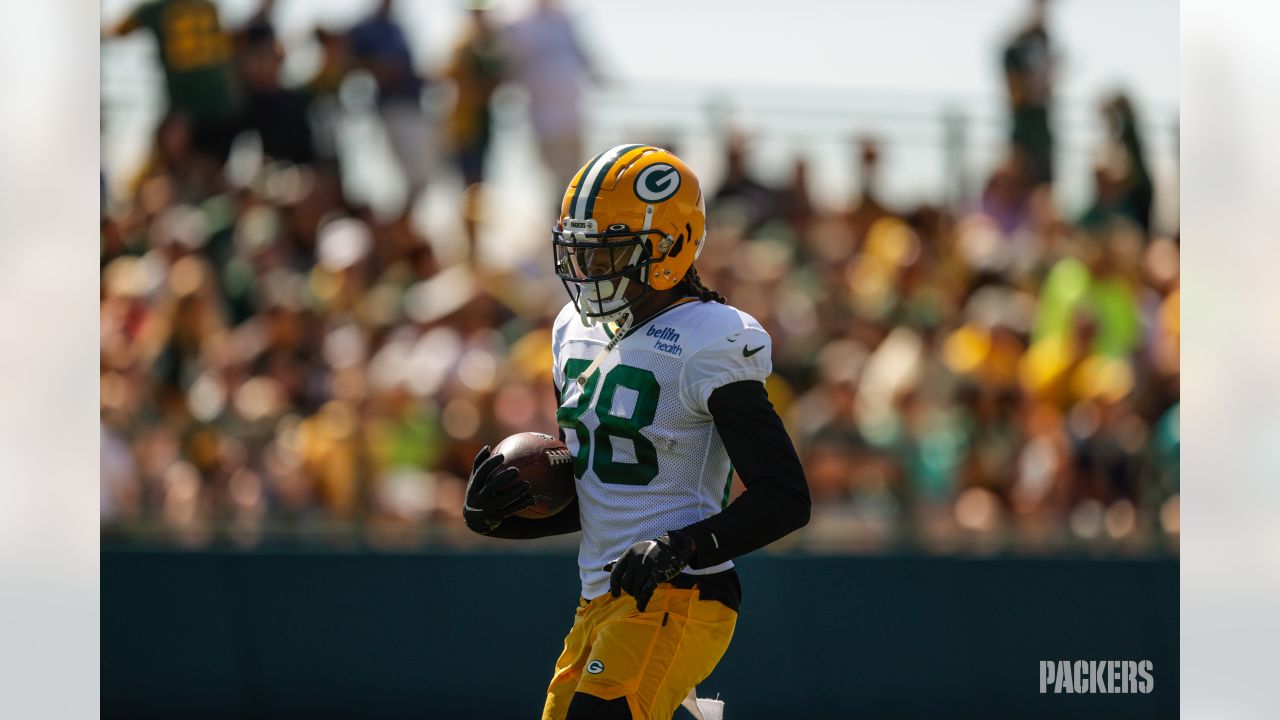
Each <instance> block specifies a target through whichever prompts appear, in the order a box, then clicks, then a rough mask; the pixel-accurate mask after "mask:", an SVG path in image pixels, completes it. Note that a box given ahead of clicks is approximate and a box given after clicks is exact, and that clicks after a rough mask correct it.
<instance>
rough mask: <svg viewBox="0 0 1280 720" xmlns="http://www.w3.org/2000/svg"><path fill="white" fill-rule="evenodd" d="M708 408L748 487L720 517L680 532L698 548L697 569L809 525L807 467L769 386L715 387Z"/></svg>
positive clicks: (749, 383) (737, 384)
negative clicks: (780, 414) (771, 398)
mask: <svg viewBox="0 0 1280 720" xmlns="http://www.w3.org/2000/svg"><path fill="white" fill-rule="evenodd" d="M707 408H708V409H709V410H710V411H711V417H712V419H713V420H714V421H715V424H716V431H717V432H718V433H720V439H721V440H722V441H723V442H724V447H725V450H727V451H728V453H729V460H730V461H731V462H732V463H733V467H734V468H735V469H736V470H737V471H738V476H739V477H741V478H742V484H743V485H744V486H746V488H747V489H746V492H744V493H742V495H740V496H738V498H737V499H736V500H734V501H733V502H732V503H729V506H728V507H727V508H725V509H724V510H723V511H722V512H720V513H719V514H717V515H712V516H711V517H709V518H707V519H705V520H701V521H699V522H696V523H694V524H692V525H690V526H688V527H686V528H683V529H682V530H680V532H683V533H685V534H687V535H688V536H690V537H691V538H693V541H694V543H695V545H696V548H697V549H696V552H695V554H694V559H693V561H691V562H690V563H689V566H690V567H692V568H694V569H699V568H706V567H711V566H713V565H718V564H720V563H722V562H724V561H726V560H730V559H732V558H735V557H737V556H739V555H745V554H746V553H749V552H751V551H752V550H756V549H759V548H762V547H764V546H765V545H768V544H769V543H771V542H773V541H774V540H777V539H778V538H780V537H783V536H784V535H787V534H788V533H790V532H792V531H794V530H797V529H799V528H801V527H804V526H805V524H807V523H808V522H809V485H808V484H807V483H806V482H805V479H804V468H802V467H801V466H800V458H799V457H798V456H797V455H796V449H795V447H794V446H793V445H792V444H791V437H790V436H788V435H787V430H786V428H785V427H783V425H782V418H780V417H778V413H777V411H776V410H774V409H773V404H772V403H770V402H769V395H768V393H766V392H765V389H764V384H763V383H760V382H756V381H754V380H743V381H741V382H735V383H730V384H728V385H725V386H723V387H720V388H716V390H715V391H714V392H712V393H711V397H710V398H709V399H708V400H707Z"/></svg>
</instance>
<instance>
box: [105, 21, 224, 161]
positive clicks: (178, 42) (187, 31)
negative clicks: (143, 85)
mask: <svg viewBox="0 0 1280 720" xmlns="http://www.w3.org/2000/svg"><path fill="white" fill-rule="evenodd" d="M140 28H146V29H147V30H148V31H150V32H151V34H152V35H154V36H155V39H156V46H157V50H158V54H159V59H160V67H161V69H162V70H163V71H164V81H165V88H166V89H167V91H168V98H169V112H168V115H167V117H171V118H175V119H174V122H181V123H185V124H186V125H187V126H188V128H189V132H190V135H191V146H192V148H193V150H194V151H195V152H197V153H200V154H202V155H206V156H208V157H210V158H212V159H213V160H214V161H215V162H216V164H217V165H218V166H219V167H221V165H222V164H223V163H224V162H226V160H227V156H228V155H229V154H230V152H231V142H232V141H233V140H234V139H235V137H236V135H237V134H238V133H239V122H238V121H239V117H238V115H239V111H240V108H241V97H240V90H239V88H238V87H237V85H236V82H235V72H234V69H233V67H232V40H231V37H230V36H229V35H228V34H227V33H226V32H225V31H224V30H223V29H222V24H221V23H220V22H219V20H218V9H217V7H216V6H215V5H214V4H213V3H212V2H210V1H209V0H150V1H149V2H144V3H142V4H141V5H138V6H137V7H136V8H134V10H133V11H132V12H131V13H129V15H128V17H126V18H125V19H124V20H123V21H121V22H120V24H119V25H117V26H116V27H115V28H112V29H111V31H110V35H113V36H116V37H120V36H124V35H128V34H130V33H132V32H134V31H135V30H138V29H140ZM177 118H181V119H180V120H178V119H177Z"/></svg>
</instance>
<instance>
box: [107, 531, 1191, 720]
mask: <svg viewBox="0 0 1280 720" xmlns="http://www.w3.org/2000/svg"><path fill="white" fill-rule="evenodd" d="M739 572H740V574H741V576H742V584H743V590H744V599H743V607H742V615H741V618H740V620H739V622H738V628H737V632H736V634H735V637H734V640H733V644H732V645H731V646H730V648H729V651H728V653H727V654H726V656H725V658H724V660H723V661H721V663H720V666H719V668H718V669H717V670H716V671H715V673H714V674H713V675H712V676H711V677H710V678H709V679H708V680H707V681H706V682H705V683H703V685H702V686H701V690H702V694H703V695H704V696H705V695H708V694H710V695H714V694H715V693H716V692H719V693H720V695H721V697H722V699H724V700H726V701H727V716H728V720H750V719H752V718H815V717H822V718H827V717H830V718H845V717H849V718H853V717H857V718H943V717H945V718H962V717H982V718H1022V717H1028V718H1069V717H1070V718H1075V717H1086V716H1087V717H1090V718H1106V717H1115V718H1147V717H1150V718H1155V717H1160V718H1166V717H1176V716H1177V699H1178V565H1177V560H1176V559H1167V558H1166V559H1153V560H1131V559H1124V560H1121V559H1108V560H1097V559H1044V558H1039V559H1016V558H992V559H977V558H944V557H844V556H814V555H791V556H769V555H760V554H758V555H757V556H752V557H747V558H744V559H742V560H740V562H739ZM576 602H577V567H576V563H575V561H574V558H573V557H572V556H568V555H563V554H493V553H473V554H459V553H420V554H366V553H347V554H342V553H328V554H320V553H305V552H258V553H239V552H179V551H138V550H110V549H106V550H104V551H103V553H102V611H101V612H102V637H101V640H102V657H101V660H102V708H103V717H107V718H112V717H121V718H125V717H127V718H138V719H145V718H193V719H194V718H234V717H271V718H294V717H296V718H309V719H316V718H330V717H335V718H336V717H350V718H405V717H413V718H536V717H538V714H539V712H540V710H541V706H542V697H543V691H544V688H545V686H546V682H547V680H548V678H549V677H550V672H551V668H552V664H553V662H554V661H555V658H556V656H557V655H558V654H559V651H560V649H561V642H562V640H563V638H564V634H565V633H566V632H567V631H568V629H569V626H570V625H571V623H572V620H573V613H574V608H575V606H576ZM1049 659H1070V660H1076V659H1084V660H1106V659H1147V660H1151V661H1152V662H1153V664H1154V672H1153V673H1152V674H1153V675H1154V678H1155V691H1154V692H1152V693H1151V694H1149V695H1052V694H1050V695H1041V694H1039V661H1040V660H1049ZM682 715H683V712H681V713H680V714H678V716H682Z"/></svg>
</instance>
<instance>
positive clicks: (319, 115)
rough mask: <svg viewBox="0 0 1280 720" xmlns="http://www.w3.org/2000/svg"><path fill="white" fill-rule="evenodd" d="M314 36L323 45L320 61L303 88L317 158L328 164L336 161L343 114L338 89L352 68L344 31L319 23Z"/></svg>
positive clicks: (317, 42)
mask: <svg viewBox="0 0 1280 720" xmlns="http://www.w3.org/2000/svg"><path fill="white" fill-rule="evenodd" d="M313 36H314V39H315V42H316V44H317V45H319V46H320V63H319V66H318V67H317V68H316V72H315V74H314V75H312V76H311V79H310V80H308V81H307V82H306V83H305V84H304V85H303V86H302V91H303V92H304V93H305V94H306V96H307V100H308V107H309V113H310V118H311V127H312V136H313V138H314V146H315V151H316V156H317V159H318V160H320V161H321V162H322V163H325V164H336V163H337V161H338V122H339V118H341V115H342V111H341V102H340V101H339V99H338V91H339V90H340V89H341V88H342V81H343V80H344V79H346V77H347V72H348V71H349V70H350V69H351V57H350V52H349V48H348V47H347V38H346V36H345V35H343V34H342V33H335V32H330V31H329V30H327V29H325V28H322V27H317V28H316V29H315V32H314V33H313Z"/></svg>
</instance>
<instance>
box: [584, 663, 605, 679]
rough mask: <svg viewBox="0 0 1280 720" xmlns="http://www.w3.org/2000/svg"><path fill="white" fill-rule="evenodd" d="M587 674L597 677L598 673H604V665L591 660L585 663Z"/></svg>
mask: <svg viewBox="0 0 1280 720" xmlns="http://www.w3.org/2000/svg"><path fill="white" fill-rule="evenodd" d="M587 672H589V673H591V674H592V675H599V674H600V673H602V672H604V663H602V662H600V661H599V660H592V661H591V662H589V663H587Z"/></svg>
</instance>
